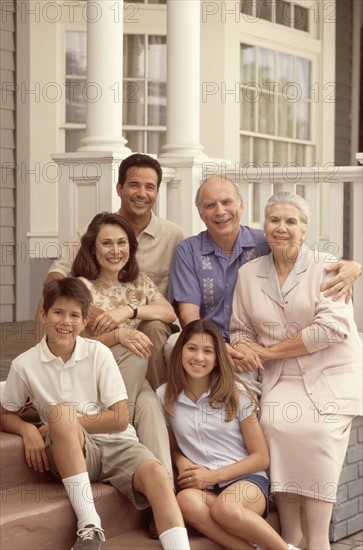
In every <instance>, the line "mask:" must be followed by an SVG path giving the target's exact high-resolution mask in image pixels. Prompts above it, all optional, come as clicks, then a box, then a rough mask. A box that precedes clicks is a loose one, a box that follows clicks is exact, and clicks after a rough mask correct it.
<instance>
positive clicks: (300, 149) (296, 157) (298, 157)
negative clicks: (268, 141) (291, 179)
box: [291, 143, 307, 166]
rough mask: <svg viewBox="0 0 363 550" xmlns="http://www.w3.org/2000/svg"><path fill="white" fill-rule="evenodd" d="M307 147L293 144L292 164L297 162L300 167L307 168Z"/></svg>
mask: <svg viewBox="0 0 363 550" xmlns="http://www.w3.org/2000/svg"><path fill="white" fill-rule="evenodd" d="M305 149H306V147H305V145H298V144H297V143H292V144H291V162H296V163H297V164H298V165H299V166H307V164H306V161H305Z"/></svg>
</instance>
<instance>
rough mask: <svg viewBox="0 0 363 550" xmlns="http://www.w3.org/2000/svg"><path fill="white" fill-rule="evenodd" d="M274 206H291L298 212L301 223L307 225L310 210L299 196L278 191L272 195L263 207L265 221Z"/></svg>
mask: <svg viewBox="0 0 363 550" xmlns="http://www.w3.org/2000/svg"><path fill="white" fill-rule="evenodd" d="M275 204H291V205H292V206H295V208H297V210H298V211H299V218H300V221H301V222H302V223H304V224H305V225H308V223H309V221H310V208H309V205H308V203H307V202H306V200H305V199H303V197H301V196H300V195H296V194H295V193H291V192H290V191H279V192H278V193H275V194H274V195H272V196H271V197H270V198H269V199H268V201H267V203H266V206H265V221H266V219H267V216H268V215H269V213H270V210H271V208H272V207H273V206H275Z"/></svg>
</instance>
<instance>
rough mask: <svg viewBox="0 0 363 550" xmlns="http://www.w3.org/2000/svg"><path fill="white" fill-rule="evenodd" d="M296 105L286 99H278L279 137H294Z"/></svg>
mask: <svg viewBox="0 0 363 550" xmlns="http://www.w3.org/2000/svg"><path fill="white" fill-rule="evenodd" d="M294 105H295V103H289V102H287V101H286V100H285V99H282V98H279V99H278V135H279V136H283V137H294Z"/></svg>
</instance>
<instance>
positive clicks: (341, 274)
mask: <svg viewBox="0 0 363 550" xmlns="http://www.w3.org/2000/svg"><path fill="white" fill-rule="evenodd" d="M325 271H326V272H328V273H330V272H331V271H338V273H337V274H336V275H335V277H333V278H332V279H330V280H329V281H326V282H325V283H324V284H323V286H322V287H321V290H322V292H324V296H333V302H336V301H337V300H339V298H341V297H342V296H344V295H345V303H346V304H348V303H349V300H350V299H351V297H352V294H353V284H354V283H355V281H356V280H357V279H358V277H359V275H360V274H361V273H362V266H361V265H360V263H359V262H356V261H354V260H352V261H348V260H340V261H339V262H336V263H334V264H330V265H328V266H326V267H325Z"/></svg>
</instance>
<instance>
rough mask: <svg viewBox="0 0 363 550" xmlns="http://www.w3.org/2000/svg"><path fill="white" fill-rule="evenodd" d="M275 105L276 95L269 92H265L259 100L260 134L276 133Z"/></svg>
mask: <svg viewBox="0 0 363 550" xmlns="http://www.w3.org/2000/svg"><path fill="white" fill-rule="evenodd" d="M275 99H276V98H275ZM274 107H275V101H274V97H273V96H270V94H269V93H266V92H263V93H262V95H261V98H260V101H259V113H258V132H259V133H260V134H274V133H275V117H274Z"/></svg>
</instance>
